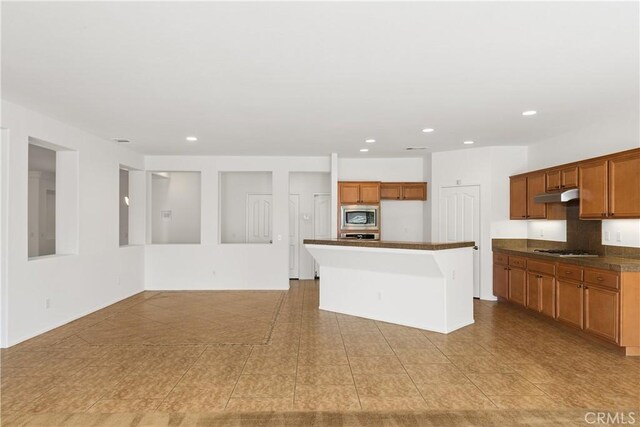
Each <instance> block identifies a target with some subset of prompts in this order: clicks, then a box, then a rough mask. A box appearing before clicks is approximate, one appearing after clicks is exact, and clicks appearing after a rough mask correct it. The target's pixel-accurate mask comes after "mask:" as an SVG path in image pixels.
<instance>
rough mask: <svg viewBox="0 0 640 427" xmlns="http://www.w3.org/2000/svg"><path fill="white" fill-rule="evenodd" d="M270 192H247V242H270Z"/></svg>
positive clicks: (271, 204)
mask: <svg viewBox="0 0 640 427" xmlns="http://www.w3.org/2000/svg"><path fill="white" fill-rule="evenodd" d="M272 206H273V203H272V197H271V194H247V243H271V242H272V237H271V222H272V220H271V213H272Z"/></svg>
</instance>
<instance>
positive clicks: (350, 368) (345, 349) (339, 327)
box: [333, 313, 362, 410]
mask: <svg viewBox="0 0 640 427" xmlns="http://www.w3.org/2000/svg"><path fill="white" fill-rule="evenodd" d="M333 315H334V316H335V318H336V323H338V330H339V331H340V340H341V341H342V348H343V349H344V354H345V355H346V356H347V363H348V364H349V372H351V381H353V388H354V390H355V391H356V396H358V405H360V410H362V401H361V400H360V392H358V387H357V386H356V378H355V377H354V376H353V368H352V367H351V360H350V359H349V352H347V346H346V345H345V344H344V335H343V334H342V326H340V319H338V316H337V315H336V314H335V313H334V314H333Z"/></svg>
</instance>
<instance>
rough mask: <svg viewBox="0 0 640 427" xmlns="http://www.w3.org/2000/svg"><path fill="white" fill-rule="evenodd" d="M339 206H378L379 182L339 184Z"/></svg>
mask: <svg viewBox="0 0 640 427" xmlns="http://www.w3.org/2000/svg"><path fill="white" fill-rule="evenodd" d="M338 194H339V198H340V204H342V205H349V204H358V203H364V204H374V205H375V204H378V203H380V183H379V182H339V183H338Z"/></svg>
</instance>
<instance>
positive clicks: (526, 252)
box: [493, 245, 640, 272]
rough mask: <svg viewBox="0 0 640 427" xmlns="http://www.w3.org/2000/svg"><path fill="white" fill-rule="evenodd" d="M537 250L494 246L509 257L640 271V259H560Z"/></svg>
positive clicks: (613, 269)
mask: <svg viewBox="0 0 640 427" xmlns="http://www.w3.org/2000/svg"><path fill="white" fill-rule="evenodd" d="M534 249H535V248H530V247H529V248H513V247H511V248H506V247H501V246H496V245H494V246H493V251H494V252H501V253H505V254H508V255H521V256H526V257H528V258H536V259H541V260H545V261H554V262H561V263H563V264H574V265H579V266H582V267H593V268H600V269H603V270H612V271H621V272H622V271H640V259H634V258H621V257H613V256H597V257H559V256H554V255H549V254H545V253H540V252H534Z"/></svg>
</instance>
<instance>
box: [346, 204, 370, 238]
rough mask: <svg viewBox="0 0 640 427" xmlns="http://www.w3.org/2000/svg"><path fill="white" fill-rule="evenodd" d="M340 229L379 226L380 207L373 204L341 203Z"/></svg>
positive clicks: (361, 229)
mask: <svg viewBox="0 0 640 427" xmlns="http://www.w3.org/2000/svg"><path fill="white" fill-rule="evenodd" d="M340 212H341V215H340V217H341V218H340V229H341V230H342V231H357V232H361V231H367V230H378V229H379V228H380V215H379V214H380V208H379V207H378V206H375V205H343V206H342V207H341V208H340Z"/></svg>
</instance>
